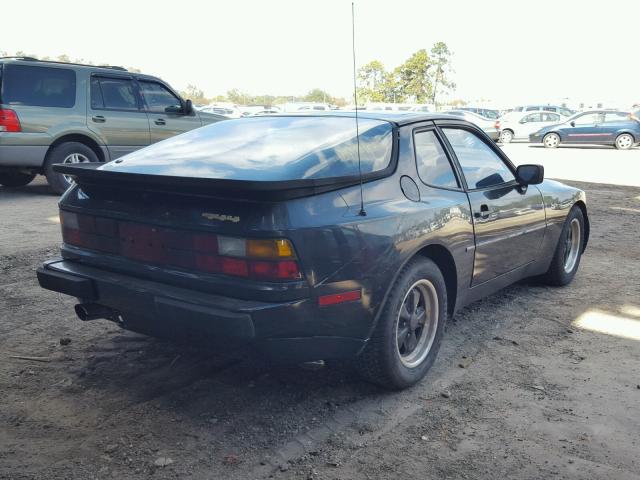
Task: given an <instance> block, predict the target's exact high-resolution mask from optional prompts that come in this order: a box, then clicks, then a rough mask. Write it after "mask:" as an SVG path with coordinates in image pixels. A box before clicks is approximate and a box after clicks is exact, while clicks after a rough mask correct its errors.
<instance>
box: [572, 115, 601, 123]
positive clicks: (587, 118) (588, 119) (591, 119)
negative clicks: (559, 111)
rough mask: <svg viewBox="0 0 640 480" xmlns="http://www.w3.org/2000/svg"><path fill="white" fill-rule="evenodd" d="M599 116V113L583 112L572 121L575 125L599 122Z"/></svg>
mask: <svg viewBox="0 0 640 480" xmlns="http://www.w3.org/2000/svg"><path fill="white" fill-rule="evenodd" d="M601 117H602V115H600V114H599V113H585V114H584V115H580V116H579V117H577V118H576V119H574V120H573V121H574V122H575V124H576V125H593V124H595V123H600V122H601Z"/></svg>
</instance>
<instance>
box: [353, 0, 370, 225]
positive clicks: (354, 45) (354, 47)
mask: <svg viewBox="0 0 640 480" xmlns="http://www.w3.org/2000/svg"><path fill="white" fill-rule="evenodd" d="M355 18H356V14H355V6H354V3H353V2H351V46H352V51H353V102H354V104H355V106H356V143H357V145H358V176H359V177H360V211H359V212H358V215H360V216H361V217H365V216H366V215H367V212H365V210H364V194H363V191H362V166H361V162H360V125H359V123H358V86H357V81H356V20H355Z"/></svg>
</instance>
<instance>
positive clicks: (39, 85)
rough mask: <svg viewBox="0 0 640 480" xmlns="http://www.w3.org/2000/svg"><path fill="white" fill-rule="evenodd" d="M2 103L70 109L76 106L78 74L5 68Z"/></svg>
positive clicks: (57, 69)
mask: <svg viewBox="0 0 640 480" xmlns="http://www.w3.org/2000/svg"><path fill="white" fill-rule="evenodd" d="M2 103H4V104H9V105H27V106H34V107H61V108H71V107H73V106H74V105H75V103H76V73H75V72H74V71H73V70H70V69H68V68H52V67H32V66H28V65H13V64H10V65H5V66H4V78H3V80H2Z"/></svg>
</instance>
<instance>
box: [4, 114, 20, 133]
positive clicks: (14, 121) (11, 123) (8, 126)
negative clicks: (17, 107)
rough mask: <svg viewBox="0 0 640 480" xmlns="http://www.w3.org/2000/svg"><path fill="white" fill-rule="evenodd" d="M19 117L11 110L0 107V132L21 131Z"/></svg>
mask: <svg viewBox="0 0 640 480" xmlns="http://www.w3.org/2000/svg"><path fill="white" fill-rule="evenodd" d="M21 131H22V127H21V126H20V119H19V118H18V115H17V114H16V112H14V111H13V110H9V109H8V108H0V132H21Z"/></svg>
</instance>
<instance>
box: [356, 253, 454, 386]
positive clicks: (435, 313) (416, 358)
mask: <svg viewBox="0 0 640 480" xmlns="http://www.w3.org/2000/svg"><path fill="white" fill-rule="evenodd" d="M446 318H447V289H446V285H445V282H444V278H443V277H442V273H441V272H440V269H439V268H438V267H437V266H436V264H435V263H433V262H432V261H431V260H429V259H426V258H417V259H415V260H413V261H411V262H409V264H408V265H407V266H406V267H404V269H403V270H402V272H401V273H400V275H399V276H398V279H397V280H396V282H395V283H394V285H393V287H392V289H391V292H390V294H389V297H388V298H387V301H386V303H385V306H384V308H383V310H382V312H381V314H380V317H379V318H378V323H377V325H376V328H375V330H374V332H373V334H372V335H371V338H370V339H369V342H368V343H367V346H366V347H365V349H364V351H363V352H362V353H361V354H360V355H359V356H358V358H357V359H356V361H357V363H356V366H357V368H358V370H359V372H360V374H361V375H362V376H363V377H364V378H365V379H367V380H369V381H371V382H374V383H377V384H379V385H381V386H383V387H386V388H391V389H401V388H406V387H409V386H411V385H413V384H415V383H417V382H418V381H419V380H420V379H422V377H424V376H425V375H426V373H427V372H428V371H429V369H430V368H431V365H433V362H434V360H435V358H436V355H437V354H438V349H439V348H440V342H441V340H442V334H443V332H444V324H445V321H446Z"/></svg>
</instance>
